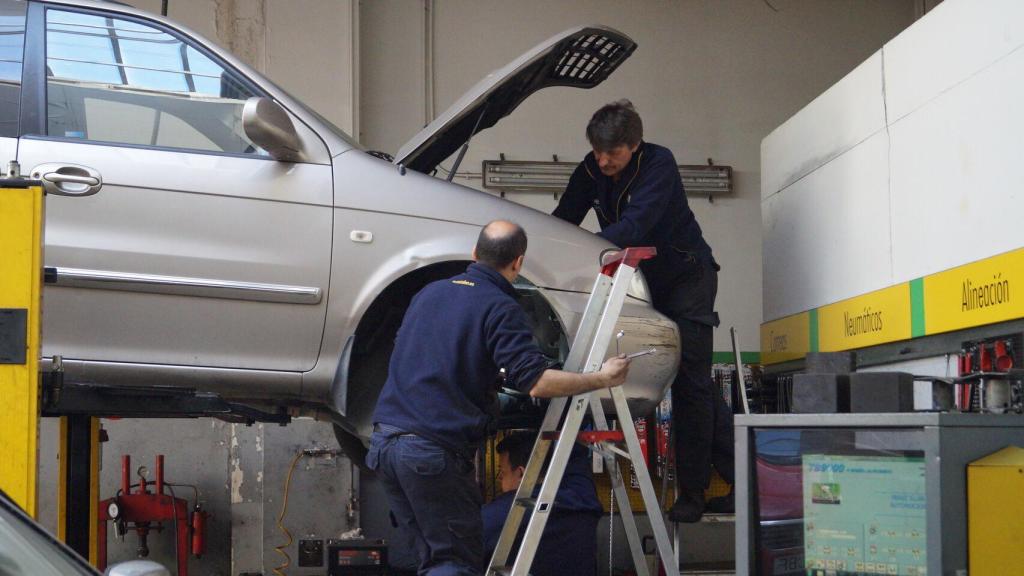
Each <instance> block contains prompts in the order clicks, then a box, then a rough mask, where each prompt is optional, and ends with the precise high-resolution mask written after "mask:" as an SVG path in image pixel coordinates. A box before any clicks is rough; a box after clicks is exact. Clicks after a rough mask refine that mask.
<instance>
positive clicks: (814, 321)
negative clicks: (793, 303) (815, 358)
mask: <svg viewBox="0 0 1024 576" xmlns="http://www.w3.org/2000/svg"><path fill="white" fill-rule="evenodd" d="M807 314H808V316H809V321H808V323H807V324H808V326H809V327H810V331H811V333H810V335H809V337H808V342H807V344H808V347H809V348H810V349H811V350H810V351H811V352H817V351H818V309H817V308H815V309H813V310H810V311H808V313H807Z"/></svg>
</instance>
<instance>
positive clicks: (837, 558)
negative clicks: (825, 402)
mask: <svg viewBox="0 0 1024 576" xmlns="http://www.w3.org/2000/svg"><path fill="white" fill-rule="evenodd" d="M1008 445H1017V446H1024V416H1020V415H992V414H940V413H908V414H779V415H749V416H737V417H736V573H737V574H740V575H743V574H761V575H771V576H775V575H783V574H807V575H813V576H817V575H819V574H820V575H821V576H825V575H829V576H832V575H835V576H844V575H852V574H896V575H910V576H917V575H924V574H942V575H946V574H949V575H958V574H966V569H967V516H966V508H967V492H966V477H967V464H968V463H969V462H971V461H973V460H976V459H978V458H980V457H982V456H985V455H987V454H990V453H992V452H995V451H996V450H999V449H1001V448H1004V447H1006V446H1008ZM1018 497H1019V496H1018Z"/></svg>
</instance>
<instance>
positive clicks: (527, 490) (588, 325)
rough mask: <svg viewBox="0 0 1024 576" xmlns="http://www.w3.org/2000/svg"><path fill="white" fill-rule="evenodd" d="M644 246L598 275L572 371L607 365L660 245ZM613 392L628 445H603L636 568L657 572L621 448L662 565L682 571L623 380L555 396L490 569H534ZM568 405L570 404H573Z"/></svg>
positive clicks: (520, 575)
mask: <svg viewBox="0 0 1024 576" xmlns="http://www.w3.org/2000/svg"><path fill="white" fill-rule="evenodd" d="M639 251H640V252H639V253H640V254H644V255H643V256H639V257H636V254H637V253H633V257H630V252H629V251H628V250H627V251H625V252H624V253H622V254H623V258H622V261H621V262H619V263H618V264H617V269H616V268H615V266H610V267H609V266H606V267H605V268H604V270H603V271H602V273H601V274H599V275H598V278H597V281H596V282H595V284H594V289H593V290H592V291H591V295H590V299H589V300H588V301H587V306H586V308H585V309H584V313H583V317H582V318H581V320H580V326H579V328H578V329H577V332H576V336H575V339H574V341H573V344H572V347H571V348H570V351H569V355H568V357H567V358H566V362H565V364H564V369H565V370H566V371H573V372H581V373H589V372H594V371H597V370H600V368H601V365H602V364H603V362H604V360H605V357H606V355H607V352H608V345H609V342H610V341H611V339H612V334H613V333H614V330H615V328H616V325H617V324H618V319H619V316H620V314H621V312H622V307H623V305H624V304H625V300H626V296H627V292H628V289H629V284H630V280H631V278H632V276H633V274H634V273H635V272H636V268H635V267H634V266H635V265H636V262H638V261H639V260H640V259H643V258H647V257H649V256H650V255H652V254H653V249H643V248H641V249H639ZM613 269H614V270H615V275H614V278H612V277H610V276H609V274H610V272H611V270H613ZM608 395H610V396H611V400H612V405H613V406H614V409H615V414H616V416H617V418H618V420H619V422H620V424H621V426H622V433H623V440H624V443H625V445H626V446H625V447H626V451H625V452H623V451H622V450H620V449H614V450H601V453H602V457H603V459H604V462H605V463H606V466H607V468H608V472H609V475H610V477H611V480H612V486H613V488H614V490H615V496H616V498H617V499H618V500H619V503H620V510H621V516H622V521H623V526H624V528H625V533H626V538H627V540H628V542H629V547H630V552H631V555H632V559H633V563H634V567H635V569H636V571H637V574H638V576H649V570H648V568H647V562H646V556H645V554H644V551H643V544H642V541H641V539H640V534H639V529H638V527H637V524H636V518H635V516H634V514H633V510H632V506H631V505H630V502H629V493H628V492H627V490H626V486H625V482H624V481H623V477H622V470H621V466H620V464H619V461H618V458H617V457H616V453H618V454H620V455H624V456H627V457H628V459H629V460H630V461H631V462H633V463H634V465H635V467H636V474H637V481H638V483H639V485H640V491H641V495H642V496H643V500H644V505H645V506H646V508H647V511H648V515H649V517H650V520H651V527H652V530H653V532H654V536H655V542H656V544H657V548H658V553H659V555H660V557H661V561H662V564H663V565H664V567H665V570H666V573H667V575H668V576H678V574H679V569H678V564H677V563H675V561H674V560H673V558H674V557H675V556H676V554H677V552H676V550H675V548H674V547H673V546H672V543H671V542H669V539H668V531H667V529H666V527H665V519H664V516H663V514H662V510H661V505H660V503H659V502H658V499H657V496H656V494H655V492H654V486H653V484H651V477H650V471H649V470H648V469H647V466H646V464H647V463H646V461H645V460H644V458H643V453H642V451H641V450H640V443H639V439H638V437H637V433H636V428H635V427H634V425H633V417H632V416H631V414H630V411H629V405H628V402H627V400H626V396H625V393H624V392H623V391H622V389H621V388H619V387H615V388H612V389H610V390H594V391H591V392H587V393H584V394H578V395H576V396H573V397H572V398H571V399H569V398H564V397H563V398H555V399H552V400H551V402H550V403H549V405H548V410H547V412H546V413H545V415H544V421H543V423H542V424H541V430H540V433H539V434H538V436H537V440H536V441H535V442H534V448H533V452H532V453H531V455H530V460H529V462H528V464H527V467H526V471H525V472H524V475H523V480H522V482H521V483H520V485H519V488H518V489H517V490H516V495H515V501H514V503H513V506H512V509H511V510H510V512H509V516H508V519H507V520H506V522H505V525H504V527H503V528H502V532H501V536H500V537H499V540H498V545H497V546H496V548H495V551H494V555H493V556H492V558H491V563H490V565H489V568H488V574H489V575H490V574H502V575H505V574H510V575H511V576H528V573H529V569H530V566H531V565H532V563H533V559H534V556H535V554H536V552H537V548H538V546H539V544H540V540H541V538H542V536H543V533H544V528H545V526H546V525H547V520H548V516H549V514H550V512H551V510H553V509H554V502H555V498H556V496H557V493H558V488H559V486H560V485H561V481H562V477H563V475H564V474H565V470H566V467H567V465H568V462H569V458H570V456H571V453H572V449H573V446H574V444H575V442H576V438H577V435H578V434H579V431H580V427H581V426H582V423H583V419H584V417H585V416H586V412H587V410H588V409H589V410H590V411H591V413H592V415H593V419H594V426H595V428H596V429H597V430H599V431H607V430H608V421H607V418H606V416H605V413H604V406H603V402H602V401H603V399H604V398H607V397H608ZM567 405H568V409H566V408H567ZM563 412H564V413H565V417H564V421H563V418H562V414H563ZM553 432H554V433H555V434H554V435H552V434H551V433H553ZM552 442H553V443H554V452H553V454H552V455H551V463H550V464H549V466H548V469H547V472H546V473H545V474H544V477H543V481H542V483H541V487H540V492H539V493H538V495H537V497H536V498H533V492H534V490H535V488H536V485H537V481H538V479H539V478H540V476H541V471H542V470H543V467H544V461H545V459H546V458H547V455H548V452H549V451H550V450H551V444H552ZM606 447H607V448H613V447H612V446H611V445H610V444H608V445H606ZM527 508H532V510H533V512H532V514H531V516H530V519H529V521H528V522H527V526H526V530H525V531H524V533H523V538H522V542H521V543H520V545H519V551H518V553H517V554H516V558H515V561H514V563H513V564H512V566H511V567H509V566H507V561H508V556H509V555H510V553H511V549H512V546H513V544H514V543H515V540H516V537H517V536H518V533H519V529H520V527H521V525H522V521H523V518H524V517H525V514H526V509H527Z"/></svg>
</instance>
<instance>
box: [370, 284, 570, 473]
mask: <svg viewBox="0 0 1024 576" xmlns="http://www.w3.org/2000/svg"><path fill="white" fill-rule="evenodd" d="M551 365H552V364H551V363H550V362H549V361H548V359H547V358H546V357H545V356H544V355H543V354H542V353H541V351H540V349H539V348H538V347H537V344H536V343H535V342H534V340H533V333H532V332H531V331H530V325H529V322H528V320H527V317H526V313H525V312H524V311H523V309H522V308H521V307H520V306H519V304H518V303H517V302H516V292H515V289H514V288H513V287H512V284H511V283H509V281H508V280H506V279H505V278H504V277H503V276H502V275H501V274H499V273H498V271H497V270H494V269H493V268H490V267H488V266H486V265H483V264H471V265H470V266H469V268H468V269H467V270H466V273H465V274H460V275H458V276H455V277H452V278H448V279H447V280H440V281H437V282H433V283H431V284H429V285H427V287H425V288H424V289H423V290H421V291H420V292H419V294H417V295H416V296H415V297H414V298H413V300H412V303H411V304H410V305H409V310H408V311H407V312H406V313H405V318H404V319H403V320H402V326H401V328H399V329H398V336H397V337H396V338H395V349H394V352H393V353H392V354H391V364H390V366H389V369H388V379H387V382H385V384H384V388H383V390H381V393H380V399H379V400H377V409H376V412H375V413H374V415H373V422H374V423H375V424H377V423H383V424H390V425H391V426H394V427H396V428H398V429H400V430H403V431H405V432H409V433H412V434H416V435H418V436H422V437H423V438H427V439H429V440H432V441H434V442H436V443H438V444H440V445H441V446H444V447H445V448H448V449H450V450H452V451H454V452H456V453H458V454H460V455H463V456H466V457H469V456H470V455H472V454H473V453H474V452H475V451H476V447H477V445H478V444H479V443H480V442H481V441H482V440H483V438H484V434H485V432H486V428H487V423H488V421H489V420H490V418H491V412H492V410H493V409H494V408H495V406H496V393H497V389H498V375H499V370H500V369H501V368H504V369H505V384H504V385H505V386H506V387H508V388H513V389H516V390H519V391H521V392H523V393H528V392H529V391H530V388H532V387H533V385H534V384H535V383H536V382H537V379H538V378H539V377H540V375H541V373H542V372H543V371H544V370H545V369H547V368H549V367H550V366H551Z"/></svg>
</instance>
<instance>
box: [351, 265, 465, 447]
mask: <svg viewBox="0 0 1024 576" xmlns="http://www.w3.org/2000/svg"><path fill="white" fill-rule="evenodd" d="M468 264H469V262H468V261H448V262H440V263H437V264H431V265H429V266H424V267H422V268H418V269H416V270H413V271H412V272H409V273H408V274H405V275H404V276H402V277H400V278H398V279H397V280H395V281H394V282H392V283H391V284H390V285H389V286H388V287H387V288H385V289H384V290H383V291H382V292H381V293H380V294H379V295H377V297H376V298H375V299H374V300H373V302H372V303H371V304H370V307H369V308H367V309H366V312H365V313H364V314H363V317H362V318H361V319H360V320H359V324H358V326H357V327H356V332H355V335H354V338H353V342H352V355H351V358H350V360H349V369H348V378H347V381H348V386H347V390H346V415H347V417H346V420H347V424H348V425H349V426H350V427H352V430H351V431H352V432H354V433H355V435H356V436H359V437H362V438H366V437H368V436H369V434H370V427H371V425H372V422H371V419H372V417H373V409H374V406H375V405H376V403H377V396H379V395H380V390H381V387H383V386H384V380H385V379H386V378H387V373H388V361H389V360H390V358H391V350H392V348H393V347H394V340H395V335H396V334H397V333H398V328H399V326H401V324H402V318H403V317H404V316H405V311H406V309H407V308H408V307H409V303H410V302H411V301H412V298H413V296H415V295H416V293H417V292H419V291H420V290H421V289H422V288H423V287H424V286H426V285H427V284H429V283H431V282H433V281H435V280H440V279H442V278H448V277H450V276H454V275H456V274H459V273H461V272H463V271H464V270H465V269H466V266H467V265H468Z"/></svg>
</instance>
